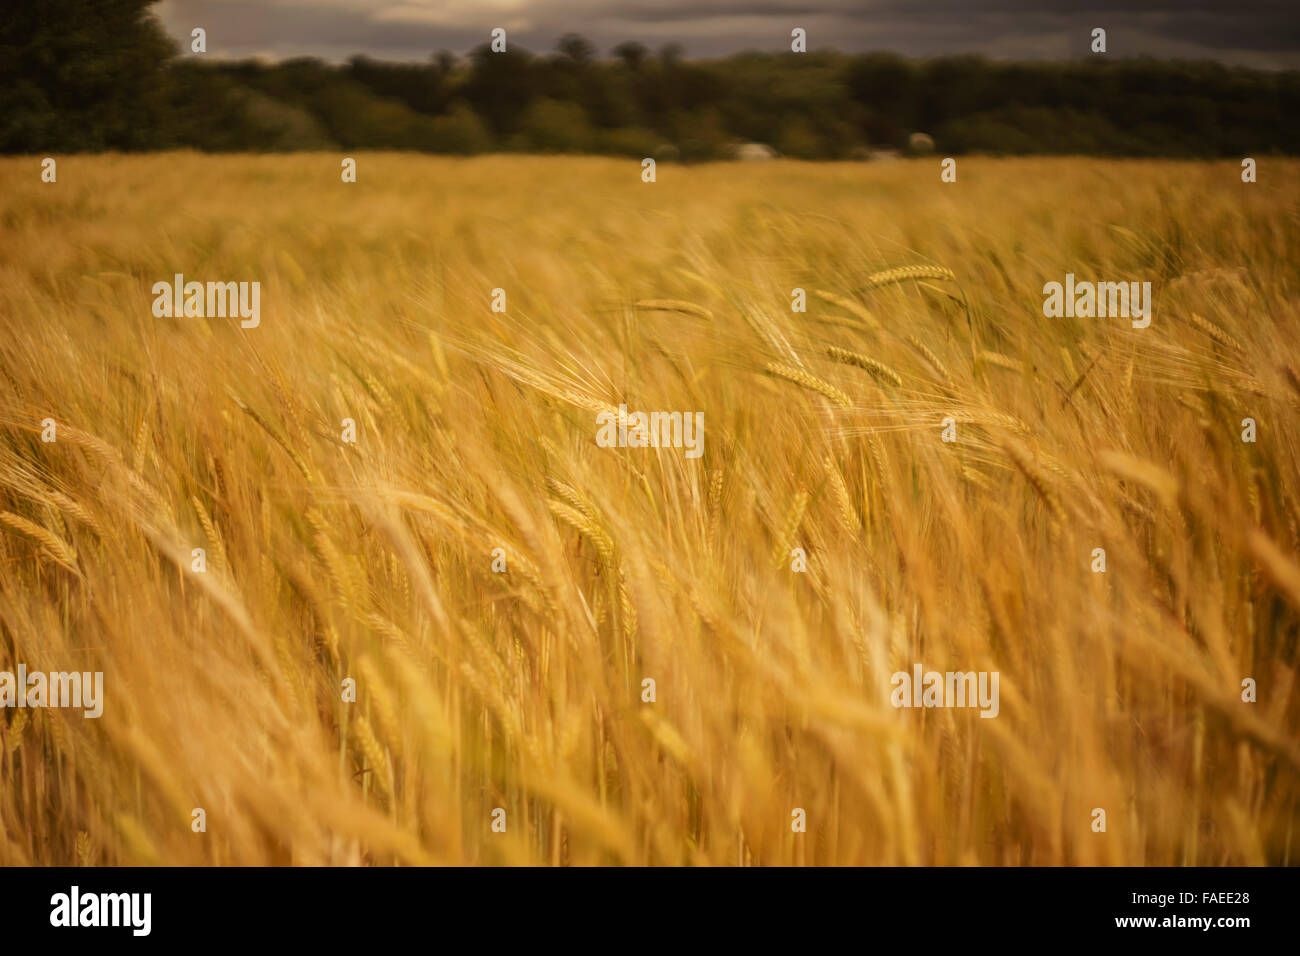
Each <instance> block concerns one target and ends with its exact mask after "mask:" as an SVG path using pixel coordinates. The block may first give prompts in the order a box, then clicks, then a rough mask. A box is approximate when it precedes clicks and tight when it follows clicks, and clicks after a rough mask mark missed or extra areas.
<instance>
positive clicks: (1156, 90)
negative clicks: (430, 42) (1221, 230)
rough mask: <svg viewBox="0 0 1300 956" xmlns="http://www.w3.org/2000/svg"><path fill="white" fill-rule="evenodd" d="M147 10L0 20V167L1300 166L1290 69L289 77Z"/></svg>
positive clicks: (670, 57)
mask: <svg viewBox="0 0 1300 956" xmlns="http://www.w3.org/2000/svg"><path fill="white" fill-rule="evenodd" d="M151 2H152V0H114V2H113V3H103V2H101V0H43V2H42V3H39V4H35V3H33V4H19V5H18V8H17V9H16V10H15V11H11V12H9V13H7V14H6V16H5V17H4V18H0V152H5V153H27V154H30V153H66V152H78V151H98V150H123V151H133V150H153V149H176V148H192V149H198V150H205V151H233V150H239V151H244V150H254V151H261V150H265V151H280V150H298V149H320V150H336V149H342V150H356V149H397V150H416V151H422V152H431V153H450V154H460V155H470V154H475V153H483V152H499V151H520V152H558V153H576V152H581V153H604V154H611V155H624V156H637V157H644V156H654V155H657V154H658V155H665V154H667V155H671V156H675V157H680V158H681V159H683V160H706V159H714V158H720V157H723V156H726V155H728V154H729V151H730V148H731V147H732V146H733V145H734V144H735V143H737V142H762V143H766V144H768V145H770V146H772V147H773V148H775V149H776V150H777V151H779V152H781V153H782V154H784V155H787V156H792V157H797V158H801V159H850V158H858V157H863V156H865V155H868V151H869V150H874V149H886V148H897V149H906V148H907V146H908V143H909V137H910V134H912V133H914V132H924V133H927V134H929V135H930V136H931V137H932V138H933V140H934V141H935V144H936V146H937V148H938V149H939V150H940V151H942V152H943V153H944V154H945V155H960V154H964V153H970V152H987V153H995V154H1033V153H1058V154H1059V153H1078V154H1092V155H1111V156H1171V157H1216V156H1220V157H1229V156H1231V157H1237V156H1243V155H1253V154H1258V153H1269V152H1281V153H1289V154H1294V153H1297V152H1300V126H1297V125H1296V124H1295V123H1292V122H1287V121H1286V120H1287V119H1289V118H1292V117H1294V116H1295V115H1297V108H1298V107H1300V73H1297V72H1295V71H1289V72H1269V71H1262V70H1250V69H1245V68H1237V67H1228V66H1224V65H1222V64H1218V63H1214V62H1208V61H1196V62H1192V61H1158V60H1150V59H1118V58H1116V59H1108V58H1107V57H1105V56H1096V57H1093V58H1091V59H1087V60H1078V61H1071V62H1065V63H1047V62H1016V63H1008V62H995V61H989V60H987V59H984V58H981V57H978V56H960V57H940V58H934V59H925V60H909V59H905V58H903V57H900V56H897V55H895V54H891V53H868V54H855V55H850V54H843V53H838V52H834V51H821V52H809V53H783V54H782V53H777V54H772V53H741V54H736V55H733V56H728V57H725V58H718V59H711V60H686V59H684V58H683V57H682V55H681V49H680V47H677V46H675V45H673V44H669V45H666V46H664V47H662V48H660V49H658V50H654V51H652V50H650V49H648V48H647V47H645V46H643V45H641V44H639V43H635V42H628V43H623V44H620V45H618V46H617V47H615V48H614V49H612V50H610V51H607V52H606V55H605V56H601V55H600V53H599V51H597V50H596V49H595V48H594V47H593V46H592V44H591V43H589V42H588V41H587V40H585V39H584V38H582V37H581V36H578V35H576V34H569V35H567V36H565V37H563V38H562V39H561V40H560V42H559V43H558V44H557V47H556V49H555V50H553V51H549V52H545V53H533V52H529V51H527V50H524V49H521V48H519V47H517V46H515V45H514V44H511V45H510V46H509V49H508V51H507V52H503V53H494V52H491V50H490V49H489V48H488V46H487V44H486V43H485V44H484V45H483V46H482V47H480V48H478V49H476V50H474V51H472V52H471V53H470V54H469V55H468V56H466V57H457V56H454V55H452V54H451V53H449V52H446V51H440V52H436V53H433V54H431V56H430V57H429V59H428V61H427V62H423V63H390V62H384V61H380V60H375V59H371V58H369V57H365V56H356V57H353V58H352V59H350V60H348V61H347V62H346V63H342V64H332V63H327V62H323V61H321V60H316V59H310V58H299V59H291V60H286V61H283V62H280V63H274V64H270V63H262V62H254V61H239V62H233V61H214V60H208V59H206V58H205V57H204V56H201V55H191V54H189V53H186V54H184V55H182V54H181V52H180V50H179V49H178V48H177V45H176V44H175V42H174V41H172V40H171V39H170V38H168V37H167V36H166V35H165V34H164V32H163V31H162V29H161V27H160V26H159V25H158V23H157V21H156V20H155V19H154V18H153V17H152V15H151V13H150V12H149V9H148V8H149V6H150V4H151Z"/></svg>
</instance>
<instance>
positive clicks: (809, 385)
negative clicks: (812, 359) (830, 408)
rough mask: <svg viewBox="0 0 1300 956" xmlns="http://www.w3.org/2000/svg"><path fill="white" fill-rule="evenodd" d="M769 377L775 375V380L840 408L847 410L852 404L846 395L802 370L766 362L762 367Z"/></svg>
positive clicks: (823, 380)
mask: <svg viewBox="0 0 1300 956" xmlns="http://www.w3.org/2000/svg"><path fill="white" fill-rule="evenodd" d="M763 368H764V370H765V371H766V372H767V373H768V374H769V375H775V376H776V377H777V378H783V379H785V380H786V381H787V382H793V383H794V384H796V385H800V386H802V387H803V388H806V389H808V390H809V391H812V392H817V393H819V394H820V395H822V396H824V397H826V398H829V399H830V400H831V401H832V402H834V403H835V404H836V405H838V406H840V407H841V408H848V407H849V406H850V405H852V404H853V403H852V402H851V401H850V400H849V397H848V395H846V394H844V392H842V391H840V390H839V389H838V388H836V387H835V386H834V385H832V384H831V383H830V382H827V381H826V380H825V379H820V378H818V377H817V376H816V375H813V374H811V373H809V372H805V371H803V370H802V369H797V368H792V367H791V366H789V365H782V364H780V363H779V362H768V363H767V364H766V365H764V366H763Z"/></svg>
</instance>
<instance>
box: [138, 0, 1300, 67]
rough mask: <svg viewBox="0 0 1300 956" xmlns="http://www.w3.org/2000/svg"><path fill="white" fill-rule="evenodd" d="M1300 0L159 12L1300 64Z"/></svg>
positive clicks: (322, 31) (667, 0)
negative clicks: (794, 31)
mask: <svg viewBox="0 0 1300 956" xmlns="http://www.w3.org/2000/svg"><path fill="white" fill-rule="evenodd" d="M1298 7H1300V3H1298V2H1297V0H1137V2H1134V0H1082V2H1078V3H1071V2H1060V0H809V2H803V3H800V2H794V0H653V2H651V0H163V2H162V3H160V4H159V6H158V8H157V9H158V12H159V16H160V17H161V19H162V21H163V23H164V24H165V25H166V27H167V29H168V31H169V32H170V33H171V34H172V35H173V36H175V37H176V38H177V39H179V40H183V42H184V45H185V47H186V48H188V38H189V32H190V30H191V29H192V28H193V27H195V26H202V27H204V28H205V29H206V30H207V31H208V49H209V52H210V53H211V54H212V55H215V56H232V57H244V56H252V55H265V56H271V57H276V58H280V57H287V56H300V55H312V56H322V57H326V58H329V59H341V58H343V57H345V56H347V55H349V54H352V53H365V54H368V55H370V56H374V57H378V58H383V59H404V60H413V59H420V60H422V59H425V58H427V57H428V55H429V54H430V53H431V52H433V51H435V50H440V49H449V50H453V51H456V52H465V51H467V50H469V49H471V48H473V47H475V46H477V45H479V44H481V43H484V42H485V41H486V40H487V38H488V34H489V32H490V30H491V29H492V28H493V27H497V26H502V27H505V28H506V29H507V30H508V31H509V35H510V39H511V42H512V43H514V44H516V45H518V46H522V47H525V48H528V49H531V50H533V51H538V52H539V51H544V50H549V49H551V48H553V47H554V45H555V41H556V40H557V39H558V38H559V37H560V36H561V35H562V34H564V33H568V32H577V33H581V34H583V35H584V36H586V37H587V38H588V39H590V40H592V41H593V42H594V43H595V44H596V46H597V47H598V48H599V49H601V50H602V51H605V52H608V51H609V50H610V49H611V48H612V47H613V46H614V45H616V44H618V43H620V42H622V41H624V40H637V41H639V42H641V43H644V44H646V45H647V46H650V47H652V48H654V47H658V46H661V45H662V44H665V43H677V44H679V45H681V46H682V47H683V49H684V50H685V51H686V54H687V55H688V56H714V55H722V54H726V53H732V52H735V51H737V50H747V49H758V50H771V51H779V50H788V49H789V36H790V30H791V28H792V27H794V26H802V27H804V28H805V29H806V30H807V31H808V41H809V48H810V49H817V48H818V47H823V48H824V47H832V48H835V49H838V50H843V51H847V52H857V51H864V50H892V51H895V52H898V53H902V54H905V55H908V56H933V55H941V54H952V53H982V54H984V55H987V56H989V57H992V58H1016V59H1019V58H1024V59H1039V58H1052V59H1059V58H1065V57H1074V56H1083V55H1087V53H1088V43H1089V35H1090V33H1091V30H1092V28H1093V27H1104V28H1105V29H1106V31H1107V38H1108V44H1109V50H1110V55H1113V56H1136V55H1150V56H1160V57H1195V58H1209V59H1217V60H1222V61H1224V62H1229V63H1240V64H1244V65H1251V66H1258V67H1264V68H1271V69H1278V68H1297V67H1300V14H1298V13H1297V8H1298Z"/></svg>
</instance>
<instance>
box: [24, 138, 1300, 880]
mask: <svg viewBox="0 0 1300 956" xmlns="http://www.w3.org/2000/svg"><path fill="white" fill-rule="evenodd" d="M958 165H959V169H958V182H957V183H955V184H942V183H940V181H939V169H938V161H937V160H929V161H906V162H897V163H890V164H877V165H860V164H825V165H817V164H801V163H795V162H786V161H780V162H774V163H767V164H746V165H732V164H718V165H704V166H695V167H689V166H688V167H682V166H669V165H661V166H660V168H659V170H658V181H657V182H655V183H652V184H648V183H643V182H642V181H641V168H640V164H639V163H637V162H635V161H619V160H609V159H577V158H527V157H490V158H480V159H473V160H452V159H437V158H427V157H418V158H417V157H412V156H402V155H393V154H360V155H359V156H358V167H357V171H358V182H357V183H355V184H344V183H343V182H341V181H340V175H339V157H338V156H335V155H333V154H328V155H327V154H316V155H312V154H303V155H292V156H275V157H243V156H240V157H202V156H198V155H193V154H172V155H152V156H147V157H132V158H128V157H121V156H111V155H110V156H96V157H89V156H88V157H76V156H70V157H66V158H62V159H60V160H59V165H58V180H57V182H56V183H53V184H49V183H42V182H41V181H40V165H39V158H27V159H21V158H17V159H15V158H8V159H4V160H0V183H3V188H0V669H3V670H11V671H12V670H14V669H15V668H16V667H17V665H18V664H19V663H22V664H25V665H26V667H27V668H28V670H46V671H60V670H79V671H102V672H103V674H104V713H103V716H102V717H101V718H99V719H87V718H84V717H83V716H82V714H81V712H80V711H78V710H71V709H54V708H49V709H43V710H41V709H32V708H25V709H6V710H3V711H0V863H5V864H75V863H80V864H83V865H119V864H153V863H160V864H216V865H221V864H252V865H258V864H308V865H310V864H349V863H361V864H378V865H387V864H394V863H398V864H427V863H451V864H461V863H465V864H527V863H533V864H544V865H552V864H554V865H566V864H568V865H587V864H673V865H676V864H708V865H736V864H745V865H749V864H753V865H781V864H799V865H817V864H853V863H878V864H971V863H981V864H1031V863H1032V864H1174V865H1181V864H1224V863H1237V864H1284V863H1295V862H1296V861H1297V860H1298V859H1300V826H1297V825H1296V824H1297V816H1298V814H1300V688H1298V687H1297V686H1296V671H1297V663H1298V661H1297V635H1298V622H1300V562H1298V560H1297V557H1296V555H1297V551H1298V550H1300V444H1298V439H1300V429H1298V428H1297V425H1298V424H1300V339H1298V337H1297V336H1298V333H1300V195H1298V193H1297V190H1296V189H1295V187H1294V184H1295V183H1296V182H1297V176H1298V175H1300V163H1296V162H1291V161H1282V160H1264V161H1261V164H1260V174H1259V182H1258V183H1256V184H1243V183H1242V182H1241V181H1240V170H1239V167H1238V165H1237V164H1235V163H1214V164H1209V163H1205V164H1193V163H1186V164H1185V163H1165V162H1105V161H1094V160H1082V159H1071V160H1028V159H1025V160H1020V159H1017V160H995V159H979V158H975V159H962V160H960V161H959V164H958ZM904 266H923V267H926V268H924V269H920V270H915V271H914V272H913V273H910V274H909V273H898V272H895V273H892V274H887V275H886V276H884V277H880V276H879V273H881V272H884V271H886V270H893V269H898V268H900V267H904ZM944 270H950V272H951V278H949V277H948V276H947V274H946V273H945V272H944ZM176 273H182V274H184V276H185V277H186V279H187V280H189V279H194V280H198V281H217V280H219V281H223V282H224V281H241V280H247V281H252V280H256V281H259V282H260V283H261V323H260V325H259V326H258V327H257V328H254V329H244V328H241V327H240V325H239V322H238V321H237V320H232V319H220V318H194V317H191V318H156V317H155V316H154V315H153V313H152V311H151V306H152V302H153V295H152V293H151V287H152V286H153V284H154V283H155V282H158V281H160V280H162V281H171V279H172V276H173V275H174V274H176ZM1066 273H1073V274H1075V275H1076V276H1078V277H1079V278H1080V279H1099V280H1114V281H1129V280H1147V281H1151V282H1152V288H1153V294H1154V299H1155V307H1154V312H1153V317H1152V322H1151V324H1150V327H1149V328H1145V329H1136V328H1133V327H1132V326H1131V324H1130V322H1129V321H1128V320H1127V319H1122V318H1110V319H1097V318H1053V319H1048V318H1044V315H1043V293H1042V287H1043V284H1044V283H1045V282H1048V281H1062V280H1063V278H1064V276H1065V275H1066ZM873 276H876V278H875V279H872V278H871V277H873ZM796 288H800V289H803V290H805V292H806V297H807V309H806V311H804V312H798V311H794V310H793V309H792V307H791V303H792V290H794V289H796ZM494 289H501V290H504V292H505V301H506V308H505V311H504V312H502V313H494V312H493V311H492V309H491V305H492V297H493V292H492V290H494ZM619 404H626V405H627V407H628V408H629V409H632V410H646V411H652V410H663V411H681V412H702V413H703V416H704V432H703V435H704V442H703V454H702V456H701V457H699V458H689V457H687V456H686V455H685V454H684V452H683V450H682V449H680V448H647V449H642V448H619V447H614V448H607V447H599V446H598V445H597V443H596V440H595V439H596V432H597V424H596V416H597V414H599V413H600V412H601V411H602V410H604V409H608V408H610V407H612V406H618V405H619ZM1246 418H1251V419H1254V421H1255V422H1256V427H1257V440H1256V441H1255V442H1254V443H1248V442H1244V441H1243V440H1242V431H1243V425H1242V422H1243V419H1246ZM46 419H53V420H54V422H55V424H56V429H57V432H56V435H57V437H56V440H55V441H52V442H51V441H43V440H42V433H43V430H44V427H45V426H43V424H42V423H43V421H44V420H46ZM344 419H352V420H353V421H354V422H355V425H356V439H357V440H356V442H355V443H349V442H345V441H343V440H342V435H343V424H342V423H343V420H344ZM944 419H951V420H952V422H951V425H952V427H954V428H955V436H956V440H955V441H953V442H945V441H943V440H942V439H941V432H942V429H943V426H942V424H941V423H942V422H943V421H944ZM195 548H203V549H204V550H205V553H206V561H207V570H206V571H205V572H203V573H198V572H196V571H194V570H193V569H192V567H193V565H192V557H191V556H192V553H193V549H195ZM796 548H801V549H803V552H804V553H805V554H806V560H807V570H806V571H802V572H801V571H796V570H792V560H791V554H792V551H793V550H794V549H796ZM1097 548H1103V549H1105V554H1106V571H1105V572H1104V573H1098V572H1095V571H1094V570H1093V566H1094V563H1095V556H1094V549H1097ZM497 549H501V550H499V551H498V550H497ZM502 559H504V562H505V570H504V572H502V571H499V570H494V568H493V565H494V562H496V563H497V566H498V568H499V567H500V561H501V560H502ZM916 663H920V664H922V665H924V667H925V668H926V669H931V668H932V669H936V670H940V671H948V670H953V671H968V670H977V671H997V672H998V673H999V674H1000V688H1001V702H1000V711H999V713H998V716H997V717H996V718H995V719H981V718H980V716H979V713H978V711H976V710H972V709H969V708H966V709H963V708H947V709H942V708H934V709H924V708H921V709H912V708H907V709H895V708H894V707H893V706H891V703H890V690H891V687H890V675H891V674H892V673H893V672H895V671H899V670H904V671H911V669H912V667H913V665H914V664H916ZM647 678H650V679H653V681H654V682H655V683H654V688H655V694H654V697H655V699H654V701H653V702H646V701H644V700H643V694H644V692H643V681H644V680H645V679H647ZM1246 678H1250V679H1252V680H1254V681H1255V683H1256V687H1257V700H1256V701H1254V702H1249V701H1244V700H1243V680H1244V679H1246ZM348 681H354V682H355V688H356V701H355V703H353V702H348V701H345V700H344V696H345V694H344V689H345V688H346V686H348V685H347V683H346V682H348ZM195 808H202V809H203V810H204V817H205V821H206V828H205V829H204V830H203V831H202V832H196V831H195V829H194V825H193V821H194V819H195V817H194V810H195ZM497 808H501V809H503V810H504V811H505V814H504V817H502V816H501V815H500V814H498V815H497V818H498V820H500V819H504V822H505V823H504V825H505V830H504V832H496V831H494V829H493V811H494V810H495V809H497ZM1097 808H1100V809H1103V810H1104V811H1105V812H1106V829H1105V831H1104V832H1097V831H1096V830H1095V828H1094V819H1095V814H1094V810H1095V809H1097ZM796 809H802V810H803V811H804V813H805V815H806V821H807V829H806V832H795V831H794V830H792V826H791V823H792V819H794V817H792V814H793V812H794V811H795V810H796ZM498 829H499V828H498Z"/></svg>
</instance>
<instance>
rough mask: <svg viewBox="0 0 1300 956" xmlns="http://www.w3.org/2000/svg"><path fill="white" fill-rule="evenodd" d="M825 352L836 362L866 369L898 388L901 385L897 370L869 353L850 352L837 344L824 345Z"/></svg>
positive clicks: (901, 381)
mask: <svg viewBox="0 0 1300 956" xmlns="http://www.w3.org/2000/svg"><path fill="white" fill-rule="evenodd" d="M826 354H827V355H829V356H830V357H831V358H833V359H834V360H835V361H837V362H842V363H844V364H845V365H856V366H857V367H858V368H861V369H866V370H867V371H868V372H870V373H871V374H873V375H874V376H875V377H876V378H878V379H880V380H881V381H885V382H890V383H891V384H893V385H897V386H899V387H900V388H901V387H902V385H903V379H902V377H901V376H899V374H898V373H897V372H895V371H894V370H893V369H892V368H890V367H889V366H888V365H886V364H885V363H884V362H878V361H876V359H873V358H871V356H869V355H863V354H862V353H861V352H850V351H849V350H848V349H842V348H840V347H839V346H837V345H828V346H826Z"/></svg>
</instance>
